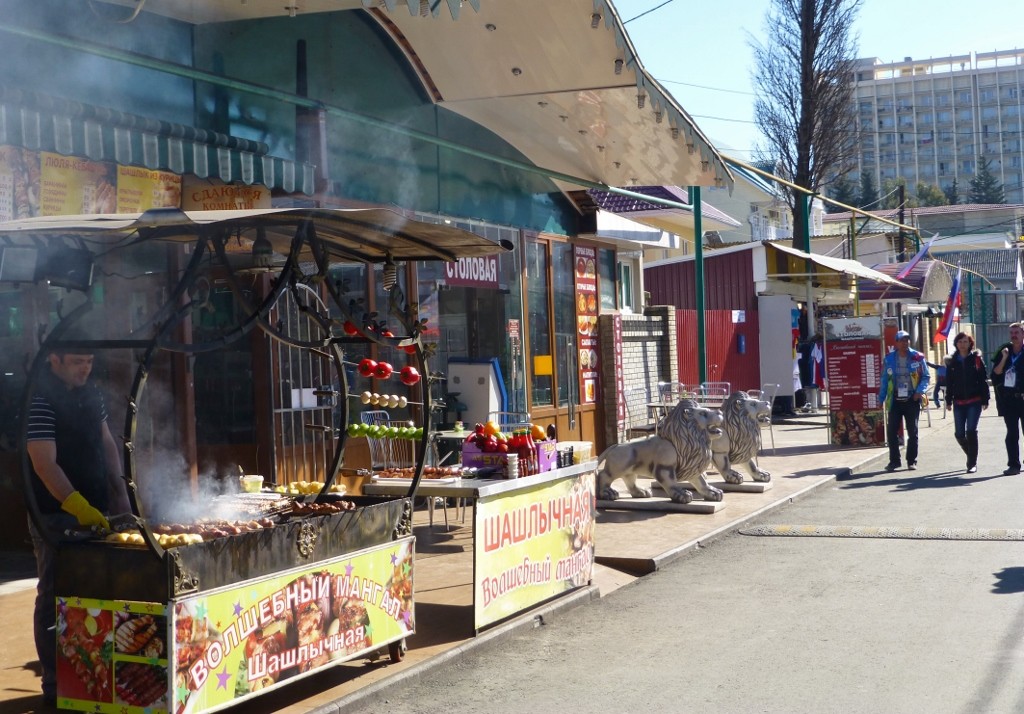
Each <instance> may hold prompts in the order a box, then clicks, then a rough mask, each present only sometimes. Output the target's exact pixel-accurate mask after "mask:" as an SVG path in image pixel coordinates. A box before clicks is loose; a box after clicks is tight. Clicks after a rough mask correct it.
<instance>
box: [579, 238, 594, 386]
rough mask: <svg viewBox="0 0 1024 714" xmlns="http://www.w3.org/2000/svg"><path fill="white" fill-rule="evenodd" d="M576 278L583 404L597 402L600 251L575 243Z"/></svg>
mask: <svg viewBox="0 0 1024 714" xmlns="http://www.w3.org/2000/svg"><path fill="white" fill-rule="evenodd" d="M573 262H574V264H575V266H576V269H575V270H574V271H573V273H574V275H575V278H576V332H577V335H576V344H577V345H578V350H579V369H580V377H579V379H580V404H593V403H594V402H596V401H597V367H598V364H597V313H598V308H597V303H598V300H597V250H596V249H594V248H591V247H590V246H585V245H576V246H573Z"/></svg>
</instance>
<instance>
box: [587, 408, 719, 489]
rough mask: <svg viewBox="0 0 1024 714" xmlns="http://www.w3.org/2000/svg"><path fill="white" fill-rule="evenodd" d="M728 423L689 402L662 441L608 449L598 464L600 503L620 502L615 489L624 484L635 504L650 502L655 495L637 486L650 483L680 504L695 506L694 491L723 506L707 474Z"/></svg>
mask: <svg viewBox="0 0 1024 714" xmlns="http://www.w3.org/2000/svg"><path fill="white" fill-rule="evenodd" d="M722 421H723V420H722V415H721V414H720V413H719V412H718V411H717V410H714V409H706V408H704V407H701V406H700V405H698V404H697V403H696V402H695V401H693V400H690V399H684V400H682V401H681V402H679V404H678V405H676V406H675V408H673V409H672V411H670V412H669V413H668V415H667V416H666V417H665V418H664V419H663V420H662V422H661V423H660V424H659V426H658V434H657V435H656V436H650V437H647V438H646V439H639V440H635V441H627V442H625V443H623V444H615V445H614V446H610V447H608V448H607V449H605V450H604V452H602V454H601V455H600V456H599V457H598V460H597V498H598V500H599V501H614V500H616V499H618V497H619V492H618V491H616V490H615V489H614V488H612V483H613V482H614V481H615V480H616V479H620V478H621V479H622V480H623V482H624V483H625V484H626V488H627V489H628V490H629V493H630V495H631V496H632V497H633V498H650V497H651V491H650V489H647V488H643V487H641V486H638V485H637V478H650V479H654V480H655V481H657V482H658V484H659V485H660V486H661V487H662V488H663V489H664V490H665V493H666V494H668V497H669V498H670V499H671V500H672V501H673V502H674V503H680V504H687V503H689V502H690V501H692V500H693V491H696V492H697V493H699V494H700V495H701V497H703V498H704V499H705V500H706V501H721V500H722V491H721V490H720V489H717V488H714V487H713V486H711V485H710V484H708V482H707V479H706V477H705V472H706V471H707V468H708V467H709V466H710V465H711V449H712V446H711V445H712V444H713V443H714V441H715V440H716V439H717V438H719V437H720V436H721V435H722Z"/></svg>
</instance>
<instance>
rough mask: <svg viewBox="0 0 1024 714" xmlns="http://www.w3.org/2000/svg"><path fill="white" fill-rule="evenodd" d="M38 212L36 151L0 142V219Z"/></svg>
mask: <svg viewBox="0 0 1024 714" xmlns="http://www.w3.org/2000/svg"><path fill="white" fill-rule="evenodd" d="M38 215H39V154H38V153H36V152H35V151H30V150H28V149H23V148H21V147H20V146H0V222H3V221H13V220H16V219H19V218H31V217H32V216H38Z"/></svg>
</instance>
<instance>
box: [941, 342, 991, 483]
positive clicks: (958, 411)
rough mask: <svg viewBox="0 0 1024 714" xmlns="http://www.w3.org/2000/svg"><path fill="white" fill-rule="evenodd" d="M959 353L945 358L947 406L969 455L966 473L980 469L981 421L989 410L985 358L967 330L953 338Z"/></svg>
mask: <svg viewBox="0 0 1024 714" xmlns="http://www.w3.org/2000/svg"><path fill="white" fill-rule="evenodd" d="M953 345H954V346H955V347H956V352H954V353H953V354H951V355H947V357H946V409H950V408H951V409H952V410H953V428H954V431H955V433H956V441H957V443H958V444H960V448H961V449H963V450H964V453H965V454H967V473H969V474H973V473H974V472H975V471H977V470H978V420H979V419H981V412H982V410H984V409H988V400H989V389H988V381H987V371H986V369H985V360H983V359H982V357H981V354H980V353H979V352H978V351H977V350H975V349H974V338H973V337H971V336H970V335H968V334H967V333H965V332H961V333H959V334H958V335H957V336H956V337H955V338H954V339H953Z"/></svg>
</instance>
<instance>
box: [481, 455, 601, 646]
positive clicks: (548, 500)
mask: <svg viewBox="0 0 1024 714" xmlns="http://www.w3.org/2000/svg"><path fill="white" fill-rule="evenodd" d="M596 516H597V505H596V502H595V501H594V472H593V471H588V472H587V473H583V474H578V475H576V476H566V477H565V478H562V479H559V480H557V481H548V482H546V483H543V484H539V485H537V486H535V487H533V488H529V489H526V490H524V491H522V492H520V493H515V494H512V495H509V494H502V495H499V496H497V497H491V498H482V499H480V500H479V501H477V504H476V509H475V516H474V532H475V533H476V537H475V538H474V542H473V559H474V568H473V569H474V572H475V573H476V577H475V583H474V586H473V587H474V589H475V592H474V597H473V622H474V625H475V627H476V629H480V628H481V627H484V626H486V625H490V624H492V623H495V622H497V621H498V620H502V619H504V618H506V617H509V616H511V615H514V614H516V613H517V612H521V611H522V610H525V609H527V608H529V607H532V606H534V605H536V604H537V603H539V602H543V601H544V600H547V599H549V598H551V597H553V596H555V595H559V594H561V593H564V592H568V591H570V590H573V589H575V588H578V587H581V586H583V585H586V584H587V583H589V582H590V579H591V576H592V574H593V568H594V523H595V521H594V519H595V518H596Z"/></svg>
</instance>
